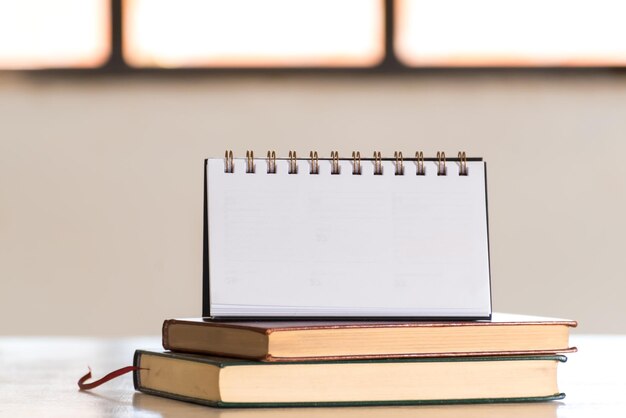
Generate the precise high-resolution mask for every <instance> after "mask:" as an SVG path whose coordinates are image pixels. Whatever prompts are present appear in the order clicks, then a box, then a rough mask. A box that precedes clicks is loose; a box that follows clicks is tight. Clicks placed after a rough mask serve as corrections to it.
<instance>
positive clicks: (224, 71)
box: [0, 0, 626, 75]
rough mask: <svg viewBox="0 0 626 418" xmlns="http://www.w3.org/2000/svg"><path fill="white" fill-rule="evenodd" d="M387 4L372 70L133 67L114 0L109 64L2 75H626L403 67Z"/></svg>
mask: <svg viewBox="0 0 626 418" xmlns="http://www.w3.org/2000/svg"><path fill="white" fill-rule="evenodd" d="M383 1H384V7H383V9H384V14H385V16H384V37H385V39H384V48H385V53H384V58H383V60H382V61H381V62H380V64H378V65H375V66H371V67H350V66H345V67H193V68H188V67H180V68H158V67H142V68H137V67H132V66H130V65H128V64H127V63H126V61H125V60H124V56H123V39H122V37H123V16H122V14H123V5H122V2H123V0H110V7H111V22H110V27H111V38H110V40H111V55H110V56H109V59H108V60H107V61H106V63H105V64H104V65H102V66H100V67H94V68H72V67H69V68H67V67H62V68H36V69H0V73H2V72H20V73H41V74H53V75H54V74H60V75H64V74H81V75H82V74H87V75H88V74H98V75H102V74H104V75H110V74H113V75H115V74H142V75H149V74H155V75H203V74H215V75H232V74H235V75H238V74H253V75H258V74H313V75H314V74H350V75H359V74H362V75H373V74H391V75H404V74H408V75H410V74H433V75H434V74H444V75H445V74H458V73H461V74H476V75H483V74H486V73H487V74H488V73H506V74H509V73H511V74H516V73H520V74H533V73H537V74H546V73H547V74H558V75H562V74H589V73H592V74H598V73H609V74H626V65H624V66H620V65H614V66H613V65H608V66H607V65H605V66H424V67H410V66H408V65H405V64H403V63H402V62H401V61H400V60H399V59H398V58H397V57H396V55H395V52H394V4H395V1H394V0H383Z"/></svg>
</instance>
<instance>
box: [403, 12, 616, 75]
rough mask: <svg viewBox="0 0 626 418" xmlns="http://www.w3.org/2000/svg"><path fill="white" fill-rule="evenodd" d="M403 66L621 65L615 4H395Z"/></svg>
mask: <svg viewBox="0 0 626 418" xmlns="http://www.w3.org/2000/svg"><path fill="white" fill-rule="evenodd" d="M395 12H396V13H395V16H396V31H395V32H396V33H395V35H396V37H395V40H396V44H395V51H396V54H397V55H398V58H399V59H400V60H401V61H402V62H404V63H405V64H407V65H410V66H433V65H441V66H602V65H626V24H624V22H625V16H626V2H624V1H623V0H593V1H592V0H510V1H502V0H396V8H395Z"/></svg>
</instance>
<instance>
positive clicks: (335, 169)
mask: <svg viewBox="0 0 626 418" xmlns="http://www.w3.org/2000/svg"><path fill="white" fill-rule="evenodd" d="M330 158H331V159H332V161H331V169H330V174H340V170H339V153H338V152H337V151H331V152H330Z"/></svg>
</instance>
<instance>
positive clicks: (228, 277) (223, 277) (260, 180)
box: [207, 159, 491, 317]
mask: <svg viewBox="0 0 626 418" xmlns="http://www.w3.org/2000/svg"><path fill="white" fill-rule="evenodd" d="M339 163H340V174H337V175H333V174H331V161H329V160H320V161H319V174H317V175H316V174H310V162H309V160H298V173H297V174H289V173H288V167H289V162H288V160H276V171H277V172H276V173H275V174H269V173H267V163H266V160H264V159H259V160H255V168H256V170H255V172H254V173H246V160H245V159H235V160H234V172H233V173H226V172H224V160H223V159H209V160H208V164H207V197H208V202H207V204H208V205H207V207H208V252H209V254H208V255H209V284H210V286H209V290H210V315H212V316H216V317H249V316H252V317H331V316H332V317H487V316H489V315H490V314H491V295H490V278H489V249H488V236H487V198H486V190H485V187H486V186H485V163H484V162H482V161H468V162H467V167H468V175H467V176H459V165H458V163H457V162H451V161H448V164H447V175H445V176H438V175H437V164H436V162H433V161H426V162H425V163H424V165H425V168H426V173H425V175H422V176H418V175H416V165H415V162H414V161H405V162H404V165H405V174H404V175H395V165H394V162H393V161H383V163H382V164H383V174H382V175H374V163H373V162H372V161H362V174H361V175H353V174H352V161H343V160H342V161H340V162H339Z"/></svg>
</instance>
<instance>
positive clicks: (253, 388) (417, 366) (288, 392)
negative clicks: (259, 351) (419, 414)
mask: <svg viewBox="0 0 626 418" xmlns="http://www.w3.org/2000/svg"><path fill="white" fill-rule="evenodd" d="M565 361H566V357H565V356H560V355H549V356H502V357H494V356H488V357H464V358H459V357H448V358H421V359H379V360H357V361H305V362H290V363H265V362H258V361H249V360H240V359H232V358H224V357H209V356H202V355H194V354H182V353H173V352H153V351H143V350H137V351H136V352H135V359H134V363H135V366H137V367H138V368H140V369H139V370H137V371H135V372H134V384H135V389H137V390H139V391H141V392H144V393H147V394H152V395H157V396H162V397H167V398H173V399H177V400H182V401H187V402H193V403H199V404H203V405H208V406H213V407H221V408H245V407H290V406H350V405H354V406H361V405H363V406H365V405H372V406H373V405H381V406H382V405H414V404H434V405H436V404H474V403H500V402H538V401H547V400H556V399H562V398H563V397H564V396H565V395H564V394H562V393H560V392H559V390H558V387H557V378H556V376H557V365H558V363H561V362H565Z"/></svg>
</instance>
